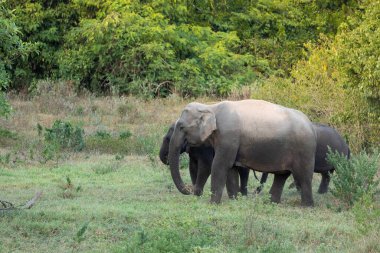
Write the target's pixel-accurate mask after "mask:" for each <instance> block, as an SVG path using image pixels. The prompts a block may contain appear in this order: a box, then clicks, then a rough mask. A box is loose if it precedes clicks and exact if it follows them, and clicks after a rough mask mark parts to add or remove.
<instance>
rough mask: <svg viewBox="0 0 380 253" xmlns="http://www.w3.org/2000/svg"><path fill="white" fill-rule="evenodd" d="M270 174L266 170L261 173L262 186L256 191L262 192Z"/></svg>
mask: <svg viewBox="0 0 380 253" xmlns="http://www.w3.org/2000/svg"><path fill="white" fill-rule="evenodd" d="M268 174H269V173H265V172H264V173H262V174H261V179H260V186H258V187H257V188H256V193H260V192H261V191H262V189H263V188H264V184H265V182H266V181H267V179H268Z"/></svg>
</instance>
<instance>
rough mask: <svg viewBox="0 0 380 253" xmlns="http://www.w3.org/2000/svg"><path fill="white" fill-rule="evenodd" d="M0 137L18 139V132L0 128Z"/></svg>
mask: <svg viewBox="0 0 380 253" xmlns="http://www.w3.org/2000/svg"><path fill="white" fill-rule="evenodd" d="M0 138H7V139H13V140H15V139H17V133H15V132H12V131H9V130H7V129H3V128H0Z"/></svg>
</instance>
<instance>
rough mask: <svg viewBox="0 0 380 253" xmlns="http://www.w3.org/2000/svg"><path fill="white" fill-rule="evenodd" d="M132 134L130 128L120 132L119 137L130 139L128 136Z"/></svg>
mask: <svg viewBox="0 0 380 253" xmlns="http://www.w3.org/2000/svg"><path fill="white" fill-rule="evenodd" d="M131 136H132V133H131V131H129V130H126V131H122V132H120V134H119V138H120V139H121V140H125V139H128V138H129V137H131Z"/></svg>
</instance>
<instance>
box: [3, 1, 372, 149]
mask: <svg viewBox="0 0 380 253" xmlns="http://www.w3.org/2000/svg"><path fill="white" fill-rule="evenodd" d="M379 19H380V2H379V1H368V0H363V1H361V0H314V1H313V0H286V1H282V0H281V1H279V0H278V1H277V0H250V1H243V0H233V1H225V0H220V1H219V0H178V1H177V0H171V1H164V0H146V1H133V0H116V1H100V0H95V1H93V0H71V1H70V0H49V1H47V0H45V1H44V0H37V1H31V0H27V1H24V0H23V1H19V0H6V1H5V0H1V1H0V31H1V33H0V41H1V43H0V87H1V90H2V94H1V99H0V109H1V114H2V115H7V114H9V112H10V107H9V104H8V103H7V98H6V94H9V93H12V92H13V93H14V92H16V93H18V94H25V95H27V96H33V94H35V93H36V92H38V89H39V86H40V84H41V82H42V83H45V82H46V80H49V81H51V82H52V83H54V82H56V81H57V80H60V81H64V82H65V83H66V85H67V87H69V88H72V89H74V90H75V91H76V92H77V93H78V94H80V93H83V92H88V91H89V92H91V93H92V94H98V95H109V94H112V95H134V96H139V97H143V98H144V99H152V98H155V97H167V96H171V95H172V94H176V95H179V96H182V97H193V98H196V97H200V96H208V97H216V98H228V97H230V98H231V97H233V98H246V97H251V98H260V99H265V100H269V101H272V102H275V103H279V104H282V105H285V106H289V107H293V108H297V109H300V110H301V111H303V112H305V113H306V114H307V115H308V116H309V117H310V118H311V119H312V120H313V121H318V122H322V123H328V124H330V125H332V126H335V127H337V128H338V129H340V130H341V131H342V132H343V134H344V135H345V138H346V139H347V140H348V141H349V143H350V145H351V146H352V148H353V149H354V151H358V150H361V149H362V148H369V147H371V146H374V144H376V143H379V138H380V137H379V136H380V134H379V132H380V131H379V128H380V127H379V125H380V102H379V101H380V57H379V55H380V43H379V41H380V20H379ZM53 86H54V84H53Z"/></svg>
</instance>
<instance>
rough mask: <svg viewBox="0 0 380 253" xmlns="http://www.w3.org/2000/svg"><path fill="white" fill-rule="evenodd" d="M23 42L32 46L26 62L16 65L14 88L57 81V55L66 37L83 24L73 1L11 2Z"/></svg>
mask: <svg viewBox="0 0 380 253" xmlns="http://www.w3.org/2000/svg"><path fill="white" fill-rule="evenodd" d="M5 4H6V6H7V8H9V9H11V10H12V11H13V13H14V15H15V18H14V22H15V23H16V25H17V26H18V27H19V28H20V31H21V33H22V36H21V38H22V40H23V41H25V42H27V43H29V45H30V50H29V52H28V54H27V56H28V57H27V58H26V59H17V60H15V63H14V67H13V68H14V70H13V73H14V74H13V76H12V83H11V87H12V88H14V89H18V90H21V89H23V90H26V89H28V88H29V87H30V85H31V84H32V83H33V82H35V81H36V80H37V79H46V78H57V77H58V76H57V74H56V73H57V70H58V65H57V59H58V58H57V53H58V51H59V49H60V48H61V46H62V44H63V42H64V40H63V36H64V34H66V33H67V31H68V30H70V28H71V27H73V26H76V25H77V23H78V22H79V20H78V18H79V16H78V13H77V9H76V8H75V6H74V3H73V1H66V0H53V1H45V0H37V1H34V0H26V1H24V0H22V1H21V0H7V1H6V2H5Z"/></svg>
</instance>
